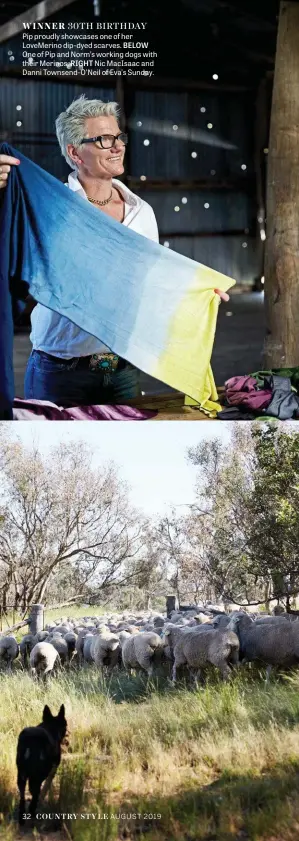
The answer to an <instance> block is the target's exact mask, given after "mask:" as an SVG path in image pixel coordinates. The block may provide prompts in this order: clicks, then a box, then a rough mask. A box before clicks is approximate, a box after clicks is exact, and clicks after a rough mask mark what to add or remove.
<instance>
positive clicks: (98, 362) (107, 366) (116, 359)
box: [36, 350, 128, 374]
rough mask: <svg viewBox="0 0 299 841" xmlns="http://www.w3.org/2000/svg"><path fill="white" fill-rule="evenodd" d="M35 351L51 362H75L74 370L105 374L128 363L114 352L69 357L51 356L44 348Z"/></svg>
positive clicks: (118, 369) (121, 368) (117, 369)
mask: <svg viewBox="0 0 299 841" xmlns="http://www.w3.org/2000/svg"><path fill="white" fill-rule="evenodd" d="M36 353H39V354H40V355H44V356H47V358H48V359H53V362H60V363H63V362H65V363H66V364H68V365H70V364H72V363H77V364H76V365H75V364H74V368H75V369H76V370H82V369H83V370H91V371H102V372H103V373H106V374H108V373H111V374H113V373H115V371H122V370H123V368H125V366H126V365H127V364H128V363H127V361H126V359H122V357H121V356H116V354H114V353H93V354H91V355H90V356H73V357H72V358H71V359H64V358H63V357H61V356H53V355H52V354H51V353H46V352H45V351H44V350H37V351H36Z"/></svg>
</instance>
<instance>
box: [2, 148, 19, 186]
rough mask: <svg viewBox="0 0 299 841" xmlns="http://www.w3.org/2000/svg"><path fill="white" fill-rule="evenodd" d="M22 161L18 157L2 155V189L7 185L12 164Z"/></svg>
mask: <svg viewBox="0 0 299 841" xmlns="http://www.w3.org/2000/svg"><path fill="white" fill-rule="evenodd" d="M20 163H21V161H19V159H18V158H11V157H10V155H0V190H2V189H3V187H6V185H7V179H8V175H9V173H10V170H11V166H16V165H17V164H20Z"/></svg>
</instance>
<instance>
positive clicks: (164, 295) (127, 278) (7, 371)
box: [0, 143, 234, 417]
mask: <svg viewBox="0 0 299 841" xmlns="http://www.w3.org/2000/svg"><path fill="white" fill-rule="evenodd" d="M0 152H1V153H3V154H8V155H13V156H15V157H18V158H19V159H20V161H21V164H20V166H18V167H12V168H11V172H10V175H9V178H8V185H7V187H6V189H5V190H3V193H5V196H4V199H3V204H2V210H1V219H0V225H1V227H0V284H1V310H0V312H1V338H0V377H1V410H2V417H3V413H5V411H7V412H10V411H11V405H12V402H13V396H14V395H13V365H12V348H13V320H12V301H11V296H12V298H13V299H17V298H18V295H19V288H20V284H22V283H25V284H28V287H26V288H28V289H29V291H30V294H31V295H32V296H33V297H34V298H35V299H36V301H38V302H39V303H40V304H44V306H46V307H49V308H50V309H53V310H55V311H56V312H58V313H60V314H61V315H64V316H66V317H67V318H69V319H70V320H71V321H73V322H74V323H75V324H77V325H78V326H79V327H81V328H82V329H83V330H86V331H87V332H88V333H91V334H92V335H93V336H96V337H97V338H98V339H100V340H101V341H102V342H103V343H104V344H106V345H107V346H108V347H109V348H111V350H113V351H114V353H116V354H118V355H119V356H121V357H124V358H125V359H127V360H128V361H129V362H131V363H132V364H133V365H135V366H136V367H137V368H140V369H141V370H142V371H144V372H145V373H147V374H149V375H151V376H152V377H155V378H156V379H158V380H162V382H165V383H167V384H168V385H169V386H172V387H173V388H174V389H176V390H178V391H181V392H183V393H184V394H186V395H188V397H189V398H192V400H195V401H197V402H198V403H199V404H200V406H201V408H202V409H204V410H206V411H207V412H208V413H209V412H210V411H211V412H212V413H213V412H214V411H216V409H217V408H220V407H217V406H215V404H213V402H212V403H211V402H210V401H215V400H217V392H216V388H215V383H214V379H213V375H212V371H211V368H210V359H211V354H212V348H213V342H214V335H215V329H216V320H217V312H218V304H219V297H218V295H216V294H215V293H214V289H215V288H218V289H221V290H222V291H224V292H226V291H227V290H228V289H229V288H230V287H231V286H233V284H234V281H233V280H232V279H231V278H228V277H226V276H225V275H222V274H220V273H219V272H216V271H214V270H212V269H209V268H207V267H206V266H202V265H201V264H199V263H196V262H195V261H194V260H190V259H189V258H188V257H183V256H182V255H181V254H177V253H175V252H174V251H172V250H168V249H167V248H165V247H164V246H160V245H158V244H156V243H154V242H152V241H151V240H148V239H146V237H144V236H141V235H140V234H137V233H135V232H134V231H131V230H130V229H129V228H126V227H124V226H122V225H121V224H120V223H119V222H116V221H115V220H114V219H111V218H110V217H108V216H106V215H105V214H104V213H100V212H99V210H98V209H97V208H95V207H93V206H92V205H91V204H90V203H88V202H86V201H85V200H84V199H83V198H82V197H81V196H78V195H77V194H75V193H73V192H72V191H71V190H67V189H66V187H65V185H64V184H62V183H61V182H59V181H58V180H57V179H56V178H54V177H53V176H52V175H49V173H47V172H45V171H44V170H43V169H41V168H40V167H39V166H37V165H36V164H34V163H32V161H30V160H28V158H26V157H25V156H24V155H22V154H21V153H20V152H19V151H18V150H16V149H14V148H12V147H11V146H9V145H8V144H6V143H3V144H2V145H1V147H0Z"/></svg>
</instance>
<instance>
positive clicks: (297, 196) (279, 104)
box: [264, 0, 299, 368]
mask: <svg viewBox="0 0 299 841" xmlns="http://www.w3.org/2000/svg"><path fill="white" fill-rule="evenodd" d="M298 43H299V6H298V5H297V3H295V2H290V0H286V2H282V3H281V6H280V16H279V25H278V37H277V51H276V63H275V73H274V86H273V99H272V113H271V126H270V143H269V155H268V190H267V240H266V255H265V304H266V326H267V335H266V340H265V350H264V364H265V366H266V368H281V367H283V368H284V367H293V366H297V365H299V341H298V335H299V247H298V207H299V95H298V92H299V50H298Z"/></svg>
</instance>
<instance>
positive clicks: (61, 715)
mask: <svg viewBox="0 0 299 841" xmlns="http://www.w3.org/2000/svg"><path fill="white" fill-rule="evenodd" d="M58 718H59V719H62V721H64V720H65V708H64V704H61V707H60V710H59V713H58Z"/></svg>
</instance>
